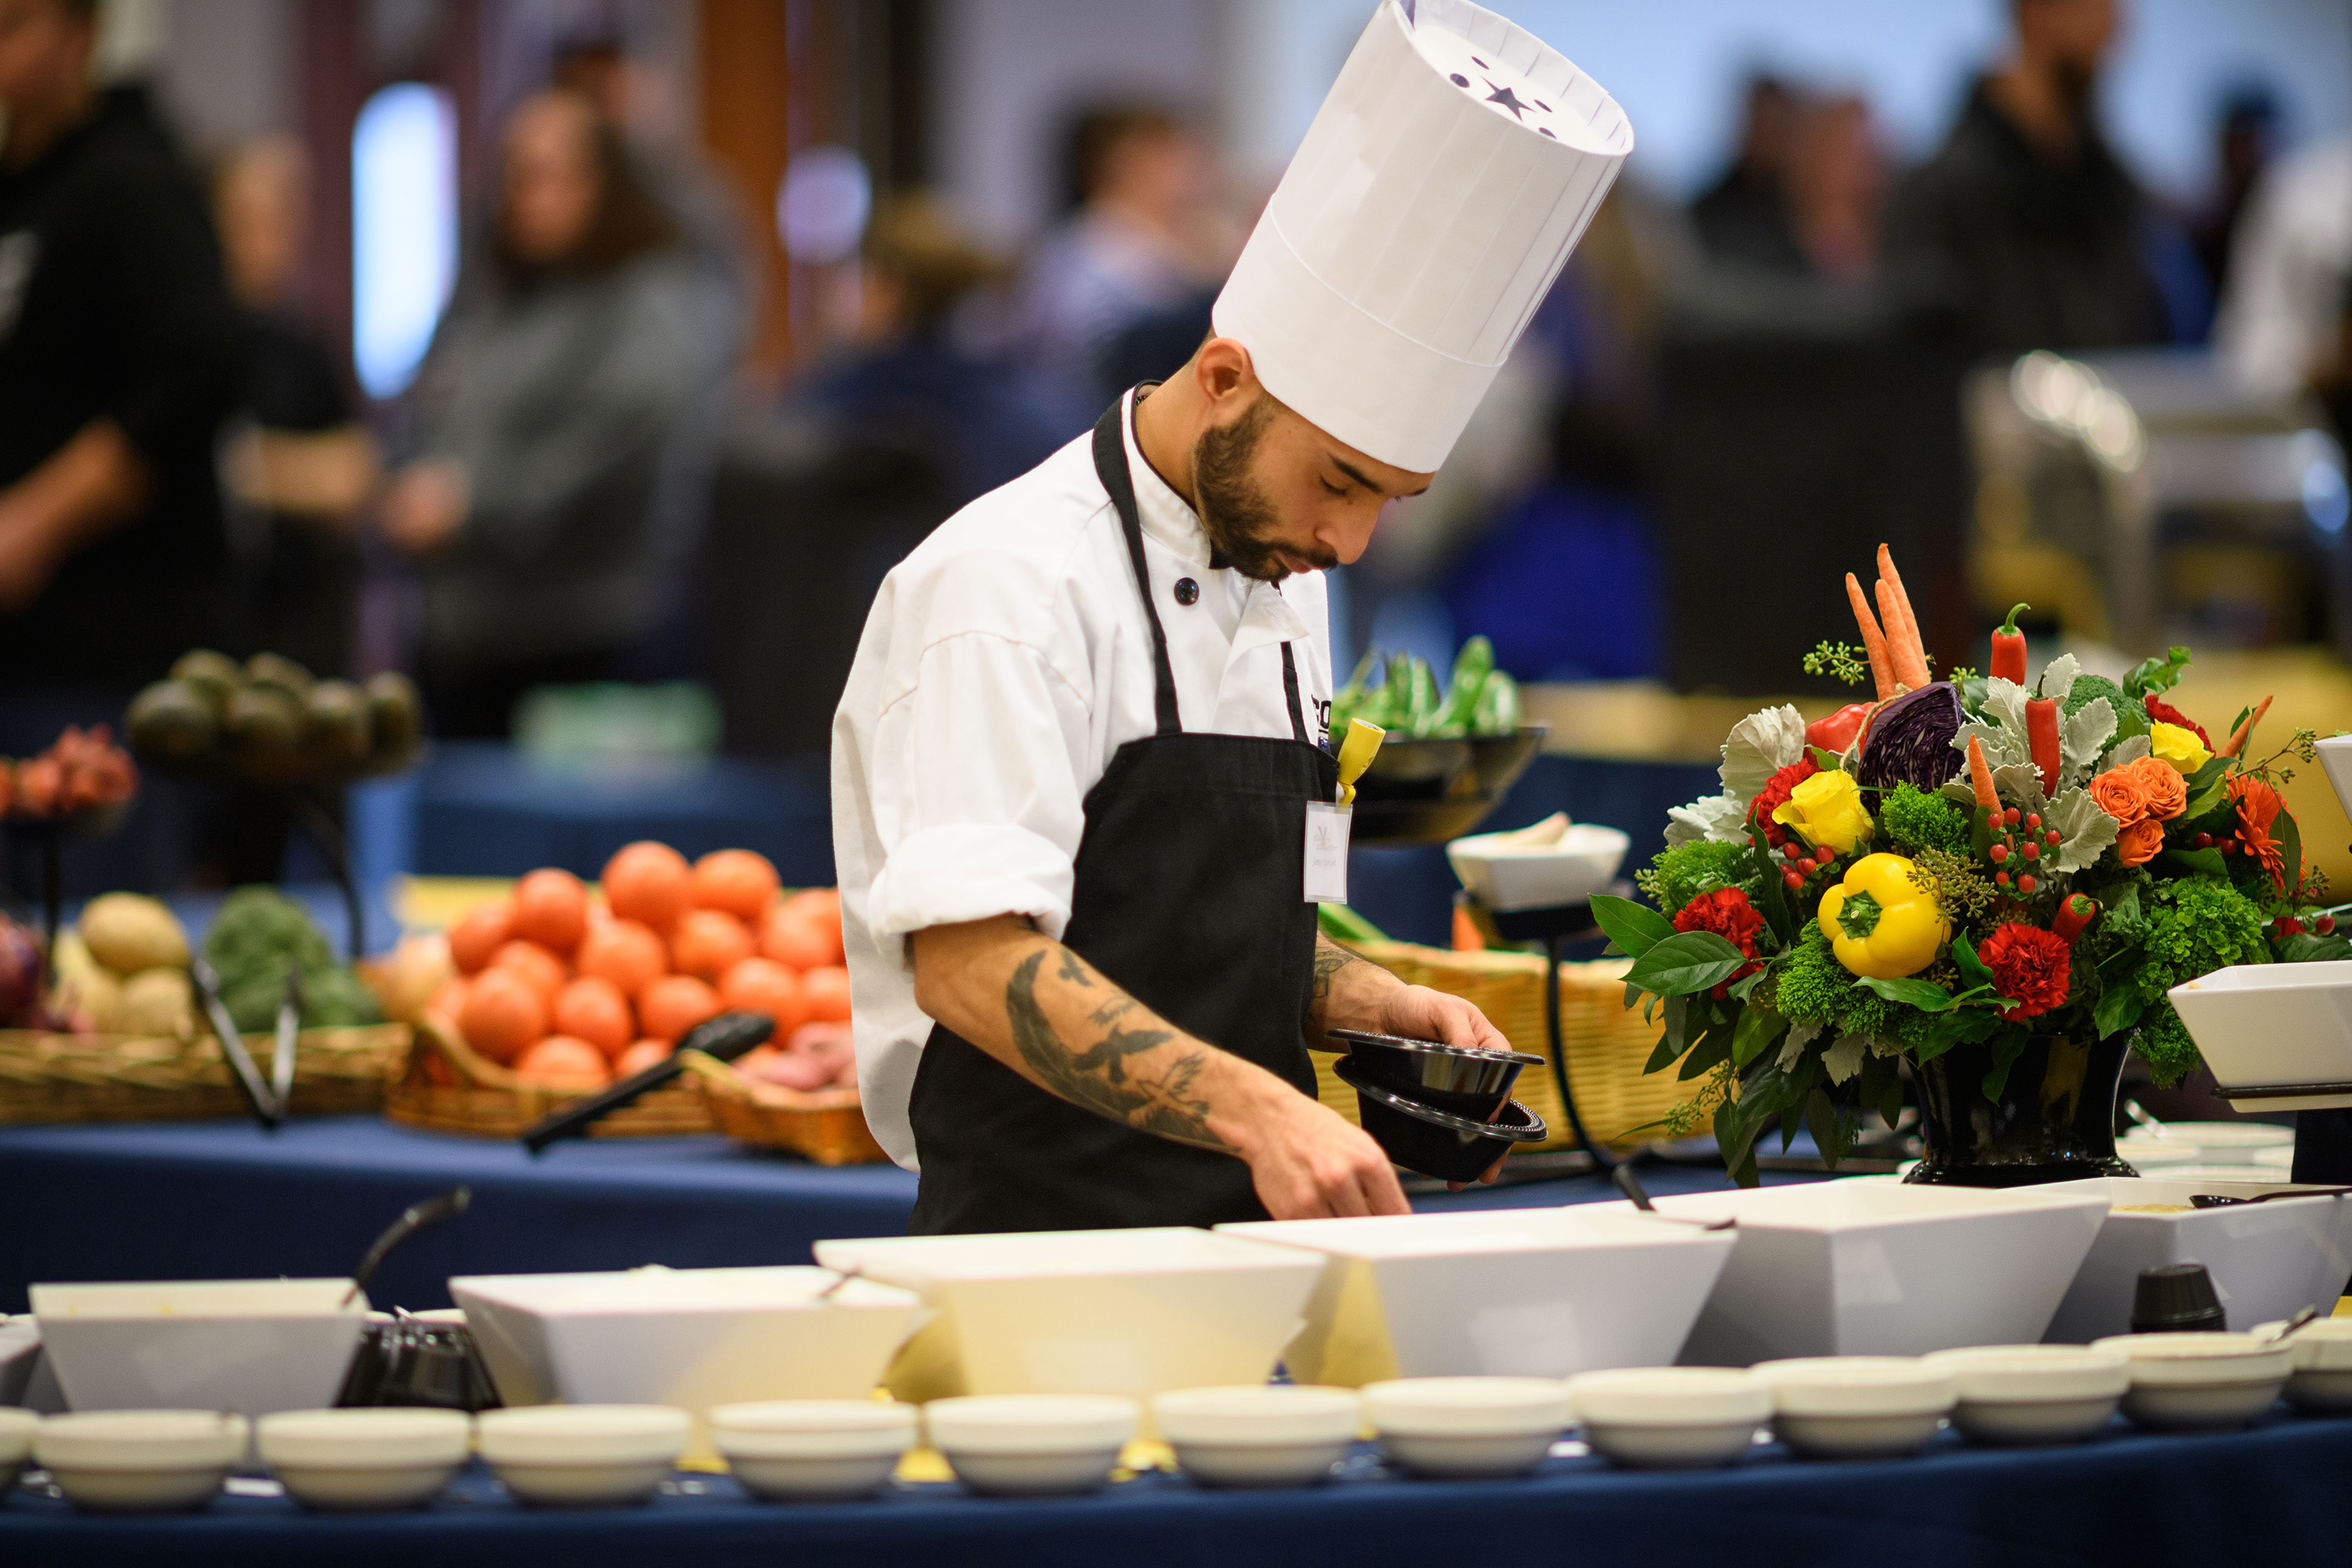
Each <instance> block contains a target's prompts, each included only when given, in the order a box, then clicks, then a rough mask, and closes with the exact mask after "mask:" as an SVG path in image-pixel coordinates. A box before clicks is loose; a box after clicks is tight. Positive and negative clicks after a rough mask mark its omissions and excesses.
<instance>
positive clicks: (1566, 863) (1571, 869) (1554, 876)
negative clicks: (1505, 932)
mask: <svg viewBox="0 0 2352 1568" xmlns="http://www.w3.org/2000/svg"><path fill="white" fill-rule="evenodd" d="M1632 843H1633V840H1632V839H1631V838H1629V837H1626V835H1625V834H1623V833H1622V832H1621V831H1619V830H1618V829H1616V828H1614V827H1599V826H1592V825H1591V824H1589V823H1581V822H1580V823H1578V824H1576V825H1575V826H1571V827H1570V828H1569V830H1568V831H1567V832H1566V833H1565V834H1563V835H1561V836H1560V840H1559V843H1557V844H1526V843H1520V842H1516V841H1515V839H1514V836H1513V835H1512V834H1509V833H1474V834H1471V835H1470V836H1469V837H1465V838H1456V839H1454V841H1453V842H1452V843H1450V844H1448V845H1447V846H1446V847H1445V858H1446V860H1447V861H1448V862H1449V863H1451V864H1452V866H1453V867H1454V876H1455V877H1457V878H1459V879H1461V882H1462V885H1463V886H1464V887H1465V888H1467V889H1469V890H1470V892H1471V893H1472V894H1473V895H1474V896H1475V898H1476V899H1477V900H1478V901H1479V902H1480V903H1483V904H1485V905H1486V907H1487V908H1488V909H1490V910H1531V909H1544V908H1548V907H1549V906H1550V905H1553V904H1570V903H1574V902H1576V901H1577V900H1580V899H1589V898H1591V896H1592V895H1593V894H1595V893H1597V892H1600V891H1601V889H1604V888H1606V887H1608V886H1609V882H1610V879H1612V877H1614V876H1616V875H1617V868H1618V866H1619V865H1621V864H1622V862H1623V861H1624V858H1625V851H1626V849H1627V847H1629V846H1631V845H1632Z"/></svg>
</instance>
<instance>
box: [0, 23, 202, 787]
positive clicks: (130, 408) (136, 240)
mask: <svg viewBox="0 0 2352 1568" xmlns="http://www.w3.org/2000/svg"><path fill="white" fill-rule="evenodd" d="M96 9H97V7H96V5H94V4H92V3H90V0H0V110H5V132H0V135H5V141H0V682H5V685H6V687H7V688H8V689H9V695H8V698H7V700H6V703H5V708H6V721H5V723H0V748H5V750H7V751H10V752H19V753H20V754H21V753H23V752H29V751H32V750H36V749H37V748H38V747H40V746H43V745H46V744H47V742H49V741H50V740H52V739H54V738H55V735H56V731H57V729H58V725H59V724H60V723H63V722H68V721H72V722H81V723H88V722H90V721H94V720H109V719H115V718H119V717H120V713H121V704H122V702H123V701H124V700H126V699H127V697H128V695H129V694H130V692H131V690H132V689H134V688H136V687H137V686H139V685H140V684H142V683H143V682H145V681H147V680H151V679H154V678H156V677H157V676H159V675H161V674H162V673H163V670H164V669H165V668H167V667H168V666H169V665H170V664H171V662H172V660H173V658H176V657H177V656H178V655H179V654H180V653H181V652H182V651H184V649H186V648H187V647H190V646H191V645H192V644H197V643H206V642H212V641H215V640H217V639H218V637H220V635H221V634H222V633H223V631H224V630H225V629H226V628H225V627H224V626H223V625H222V622H221V615H220V613H221V611H222V609H223V607H224V601H225V599H226V592H225V590H226V576H227V551H226V542H225V540H224V536H223V532H222V525H221V504H220V493H219V489H218V486H217V482H216V479H215V468H214V439H215V433H216V432H217V431H218V429H219V427H220V423H221V419H222V416H224V414H225V413H226V410H227V408H228V405H229V404H230V402H231V401H232V400H233V398H234V397H235V395H236V390H237V375H238V364H239V355H238V342H237V329H236V315H235V312H234V310H232V308H231V306H230V303H229V298H228V292H227V289H226V288H225V287H224V285H223V282H222V278H221V264H220V255H219V252H218V250H217V248H216V247H215V244H214V240H213V235H212V230H211V227H210V226H209V225H208V224H207V222H206V221H205V200H204V195H203V192H202V191H201V190H200V188H199V187H198V185H197V184H196V182H195V181H194V178H193V177H192V176H191V175H190V174H189V173H188V172H187V170H186V169H185V167H184V165H183V164H182V163H181V161H180V159H179V157H178V154H177V151H176V149H175V147H174V145H173V142H172V140H171V137H170V135H169V133H168V132H166V131H165V130H164V129H163V126H162V124H161V123H160V122H159V121H157V120H156V118H155V117H154V115H153V113H152V110H150V108H149V106H148V103H147V100H146V98H145V96H144V94H143V93H142V91H140V90H139V89H134V88H117V89H108V90H104V91H101V90H99V89H96V88H94V87H93V86H92V84H91V80H90V51H91V45H92V41H93V31H94V20H95V12H96ZM42 731H47V732H46V733H43V732H42Z"/></svg>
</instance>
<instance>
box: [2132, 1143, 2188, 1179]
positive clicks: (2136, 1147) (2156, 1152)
mask: <svg viewBox="0 0 2352 1568" xmlns="http://www.w3.org/2000/svg"><path fill="white" fill-rule="evenodd" d="M2116 1153H2118V1154H2120V1155H2122V1156H2123V1157H2124V1158H2125V1159H2126V1160H2127V1161H2129V1162H2130V1163H2131V1164H2132V1166H2133V1168H2134V1169H2136V1170H2137V1171H2138V1172H2139V1173H2140V1174H2141V1175H2143V1176H2145V1175H2147V1174H2148V1173H2150V1172H2151V1171H2165V1172H2169V1171H2170V1170H2171V1169H2172V1167H2174V1166H2175V1165H2194V1164H2197V1163H2200V1162H2201V1161H2202V1160H2203V1159H2204V1156H2203V1155H2202V1154H2200V1153H2199V1152H2197V1145H2196V1144H2194V1143H2175V1142H2166V1141H2165V1140H2163V1139H2158V1138H2118V1139H2116Z"/></svg>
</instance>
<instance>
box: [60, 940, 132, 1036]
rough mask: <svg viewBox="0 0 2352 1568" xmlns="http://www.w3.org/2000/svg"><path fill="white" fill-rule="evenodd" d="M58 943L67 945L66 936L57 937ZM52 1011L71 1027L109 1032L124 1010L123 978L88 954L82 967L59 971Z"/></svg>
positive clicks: (98, 1032) (62, 945) (93, 1031)
mask: <svg viewBox="0 0 2352 1568" xmlns="http://www.w3.org/2000/svg"><path fill="white" fill-rule="evenodd" d="M64 946H65V938H64V937H63V936H59V937H58V947H59V948H63V947H64ZM49 1011H51V1012H52V1013H55V1014H56V1015H57V1016H58V1018H59V1019H61V1020H63V1022H64V1023H65V1026H67V1027H68V1028H71V1029H87V1030H89V1031H90V1032H91V1033H92V1034H98V1035H110V1034H112V1033H113V1032H114V1020H115V1017H116V1016H117V1015H118V1014H120V1013H121V1011H122V982H121V981H120V980H117V979H116V978H115V977H114V976H113V975H111V974H109V973H107V972H106V971H105V970H103V969H100V967H99V966H98V965H97V964H95V963H91V962H90V960H89V956H88V955H87V954H85V955H83V958H82V961H81V966H80V967H79V968H78V969H76V970H73V971H72V972H71V973H59V974H58V983H57V985H56V986H55V988H53V989H52V990H51V991H50V992H49Z"/></svg>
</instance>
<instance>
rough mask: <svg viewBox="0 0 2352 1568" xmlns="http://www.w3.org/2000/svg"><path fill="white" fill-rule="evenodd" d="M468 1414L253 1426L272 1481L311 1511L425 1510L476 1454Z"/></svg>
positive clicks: (326, 1413)
mask: <svg viewBox="0 0 2352 1568" xmlns="http://www.w3.org/2000/svg"><path fill="white" fill-rule="evenodd" d="M473 1440H474V1423H473V1418H472V1417H471V1416H469V1415H467V1414H466V1413H465V1412H464V1411H462V1410H423V1409H383V1410H369V1409H362V1410H287V1411H280V1412H278V1413H277V1414H274V1415H264V1416H263V1417H261V1419H260V1420H258V1421H257V1422H256V1423H254V1446H255V1447H257V1449H258V1450H259V1451H260V1454H261V1462H262V1463H263V1464H264V1465H266V1466H268V1468H269V1473H270V1474H271V1475H274V1476H276V1477H277V1478H278V1480H279V1481H281V1482H283V1483H284V1485H285V1487H286V1490H287V1493H288V1495H289V1496H290V1497H292V1498H293V1499H294V1500H295V1501H297V1502H299V1503H301V1504H302V1505H303V1506H304V1507H306V1508H315V1509H319V1510H324V1511H330V1512H360V1511H366V1510H376V1509H402V1508H419V1507H422V1506H423V1505H424V1504H425V1503H426V1502H428V1501H430V1500H432V1499H433V1498H434V1497H435V1496H436V1494H438V1493H439V1492H440V1490H441V1489H442V1488H444V1487H446V1486H447V1485H448V1484H449V1482H450V1480H451V1479H452V1478H453V1477H455V1476H456V1475H457V1471H458V1469H459V1468H461V1467H463V1466H464V1464H465V1463H466V1455H467V1451H468V1450H469V1449H470V1448H471V1447H473Z"/></svg>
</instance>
